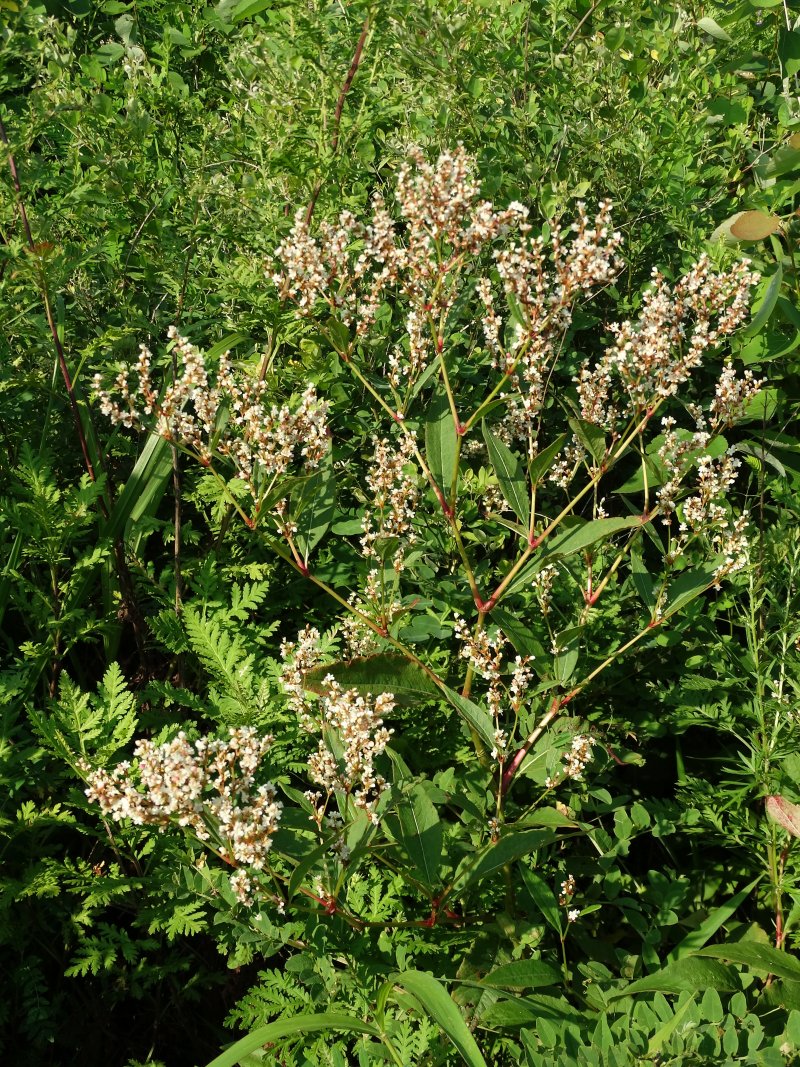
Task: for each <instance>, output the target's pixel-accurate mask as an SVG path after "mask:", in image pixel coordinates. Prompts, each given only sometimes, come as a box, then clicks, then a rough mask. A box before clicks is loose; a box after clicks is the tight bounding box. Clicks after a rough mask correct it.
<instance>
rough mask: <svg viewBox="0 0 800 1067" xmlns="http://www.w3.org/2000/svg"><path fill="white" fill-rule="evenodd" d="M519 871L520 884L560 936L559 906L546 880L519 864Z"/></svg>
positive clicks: (561, 930)
mask: <svg viewBox="0 0 800 1067" xmlns="http://www.w3.org/2000/svg"><path fill="white" fill-rule="evenodd" d="M519 873H520V874H521V875H522V884H523V885H524V886H525V888H526V889H527V891H528V894H529V895H530V898H531V900H532V901H533V903H534V904H535V905H536V907H537V908H538V909H539V911H540V912H541V913H542V918H543V919H544V921H545V922H546V923H547V925H548V926H550V927H551V928H552V929H553V930H555V932H556V933H557V934H558V936H559V937H561V935H562V933H563V928H562V923H561V908H560V907H559V905H558V900H557V899H556V895H555V893H554V892H553V890H552V889H551V888H550V886H549V885H548V884H547V882H545V880H544V879H543V878H542V877H541V876H540V875H538V874H536V873H535V872H534V871H532V870H531V869H530V868H529V867H526V866H524V865H523V866H521V867H520V868H519Z"/></svg>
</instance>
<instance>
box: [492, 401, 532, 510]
mask: <svg viewBox="0 0 800 1067" xmlns="http://www.w3.org/2000/svg"><path fill="white" fill-rule="evenodd" d="M483 439H484V441H485V442H486V448H487V450H488V452H489V459H490V461H491V464H492V466H493V467H494V472H495V474H496V475H497V482H498V485H499V486H500V492H501V493H502V494H503V496H504V498H505V500H506V503H507V504H508V505H509V507H510V508H511V510H512V511H513V512H514V514H515V515H516V516H517V517H518V518H519V520H520V521H521V522H522V525H523V526H524V527H525V528H526V530H527V529H528V528H529V527H530V521H531V502H530V497H529V496H528V481H527V478H526V477H525V469H524V467H523V466H522V464H521V463H520V461H519V460H518V459H517V457H516V456H515V455H514V453H513V452H512V451H511V449H510V448H508V447H507V446H506V445H504V444H503V442H502V441H501V440H500V438H499V437H495V435H494V434H493V433H492V432H491V430H490V429H489V428H488V426H487V425H486V423H485V422H484V423H483Z"/></svg>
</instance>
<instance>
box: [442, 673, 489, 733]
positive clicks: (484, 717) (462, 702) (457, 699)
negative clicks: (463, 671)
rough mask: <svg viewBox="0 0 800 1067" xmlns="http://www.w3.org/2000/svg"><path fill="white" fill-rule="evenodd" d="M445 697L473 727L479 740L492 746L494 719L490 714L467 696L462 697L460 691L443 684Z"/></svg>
mask: <svg viewBox="0 0 800 1067" xmlns="http://www.w3.org/2000/svg"><path fill="white" fill-rule="evenodd" d="M442 692H443V693H444V695H445V698H446V700H447V702H448V703H449V704H451V705H452V706H453V707H454V708H455V709H456V711H457V712H458V713H459V715H460V716H461V717H462V718H463V719H464V721H465V722H466V723H467V725H468V726H469V727H471V729H473V730H474V731H475V732H476V733H477V734H478V736H479V737H480V738H481V740H482V741H483V742H484V743H485V744H487V745H488V746H489V748H493V747H494V721H493V720H492V716H491V715H490V714H489V712H488V711H487V710H486V708H484V707H481V706H480V705H479V704H475V703H474V702H473V701H472V700H469V699H467V697H462V695H461V694H460V693H457V692H456V691H455V689H450V688H449V687H448V686H445V687H444V688H443V689H442Z"/></svg>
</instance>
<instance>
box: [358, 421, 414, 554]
mask: <svg viewBox="0 0 800 1067" xmlns="http://www.w3.org/2000/svg"><path fill="white" fill-rule="evenodd" d="M373 445H374V447H375V453H374V456H373V460H372V465H371V467H370V470H369V474H368V475H367V485H368V487H369V490H370V492H371V494H372V504H371V507H370V508H368V509H367V510H366V511H365V512H364V517H363V520H362V527H363V530H364V536H363V537H362V538H361V548H362V551H363V553H364V555H365V556H366V557H367V558H368V559H374V558H375V557H377V555H378V552H377V549H376V545H377V543H378V542H381V541H386V540H388V539H389V538H397V539H398V542H399V543H398V545H397V548H396V549H395V553H394V557H393V560H392V562H393V565H394V569H395V570H396V571H397V572H398V573H399V572H400V571H401V570H402V569H403V566H404V562H405V551H406V548H407V546H408V545H410V544H413V542H414V541H415V539H416V535H415V533H414V530H413V528H412V525H411V521H412V519H413V518H414V513H415V510H416V504H417V497H418V490H417V483H416V480H415V479H414V478H412V477H411V476H410V475H409V474H407V473H406V467H407V466H408V464H409V463H412V462H413V456H414V435H413V434H412V433H406V434H403V436H402V439H401V440H400V444H399V447H398V448H394V447H393V446H392V443H391V442H390V441H388V440H387V439H386V438H383V439H381V440H378V439H377V438H373Z"/></svg>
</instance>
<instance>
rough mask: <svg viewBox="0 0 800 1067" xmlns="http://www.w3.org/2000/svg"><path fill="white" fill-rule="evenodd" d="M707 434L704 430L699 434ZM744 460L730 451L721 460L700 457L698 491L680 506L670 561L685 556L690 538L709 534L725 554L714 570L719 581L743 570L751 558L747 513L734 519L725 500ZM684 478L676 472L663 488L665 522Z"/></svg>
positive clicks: (713, 545) (715, 548) (714, 546)
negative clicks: (679, 519) (737, 457)
mask: <svg viewBox="0 0 800 1067" xmlns="http://www.w3.org/2000/svg"><path fill="white" fill-rule="evenodd" d="M697 436H700V437H701V439H702V437H703V436H704V435H703V434H702V433H701V434H699V435H695V437H697ZM740 466H741V461H740V460H738V459H735V458H734V457H733V456H732V455H731V454H730V452H726V453H725V454H724V455H722V456H720V457H719V458H718V459H713V458H712V457H711V456H709V455H701V456H700V457H699V458H698V459H697V486H696V492H695V493H694V494H693V495H692V496H690V497H687V498H686V499H685V500H684V501H683V503H682V504H681V505H680V514H681V522H680V525H679V527H678V535H677V537H675V538H672V539H671V540H670V546H669V554H668V561H669V562H674V561H675V560H676V559H677V558H678V557H679V556H681V555H683V553H684V552H685V550H686V547H687V545H688V544H689V542H690V540H692V539H693V538H695V537H698V536H703V537H706V538H707V539H708V541H709V543H710V545H711V549H712V551H714V552H715V553H717V554H718V555H721V556H722V557H723V559H722V562H721V563H720V564H719V566H718V567H717V569H716V571H715V572H714V579H715V582H716V583H719V581H720V579H721V578H723V577H725V576H726V575H729V574H733V573H734V572H735V571H739V570H741V569H742V568H743V567H744V566H745V565H746V564H747V559H748V551H749V542H748V539H747V526H748V516H747V514H746V513H745V514H742V515H739V516H738V517H737V518H735V519H733V518H732V517H731V516H730V515H729V512H728V510H727V509H726V508H725V506H724V505H723V504H722V503H721V501H723V500H724V498H725V494H726V492H727V490H728V489H730V487H731V485H733V482H734V480H735V478H736V474H737V471H738V469H739V467H740ZM679 481H680V474H675V475H673V477H672V478H670V479H668V480H667V482H665V483H664V485H663V486H662V487H661V489H660V490H659V493H658V503H659V507H660V508H661V510H662V512H663V513H664V521H665V522H668V523H671V519H672V514H673V512H674V510H675V507H676V504H675V496H676V494H677V487H678V483H679Z"/></svg>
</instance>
